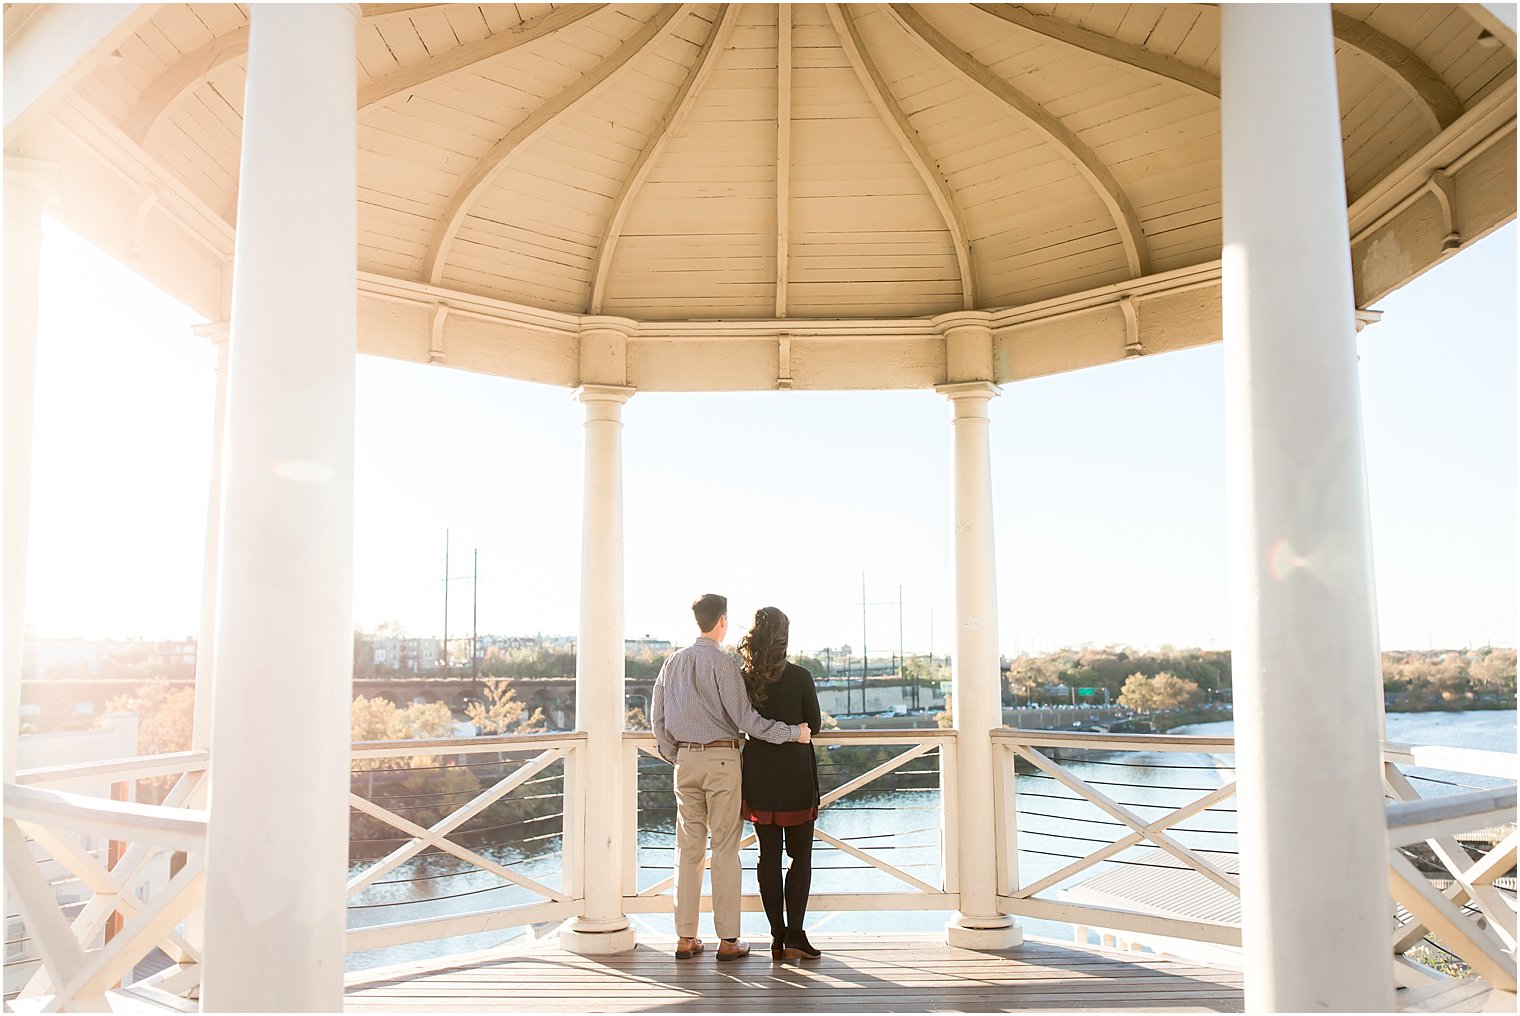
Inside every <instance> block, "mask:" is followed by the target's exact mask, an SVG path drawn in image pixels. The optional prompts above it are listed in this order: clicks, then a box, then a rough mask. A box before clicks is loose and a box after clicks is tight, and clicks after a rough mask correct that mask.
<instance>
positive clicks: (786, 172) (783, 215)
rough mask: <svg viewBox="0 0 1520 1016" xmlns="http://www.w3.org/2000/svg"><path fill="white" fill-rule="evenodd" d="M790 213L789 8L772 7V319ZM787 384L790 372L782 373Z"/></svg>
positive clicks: (782, 301)
mask: <svg viewBox="0 0 1520 1016" xmlns="http://www.w3.org/2000/svg"><path fill="white" fill-rule="evenodd" d="M791 213H792V6H791V4H777V5H776V316H777V317H778V318H784V317H786V286H787V273H788V270H789V268H788V263H787V262H788V258H789V257H790V256H791V246H792V242H791V235H790V234H791ZM785 378H786V380H787V381H788V383H790V380H791V371H790V370H787V371H786V372H785Z"/></svg>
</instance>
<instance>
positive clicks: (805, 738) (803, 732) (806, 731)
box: [797, 723, 813, 744]
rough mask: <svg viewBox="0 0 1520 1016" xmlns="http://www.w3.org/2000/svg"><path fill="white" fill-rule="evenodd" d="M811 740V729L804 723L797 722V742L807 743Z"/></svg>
mask: <svg viewBox="0 0 1520 1016" xmlns="http://www.w3.org/2000/svg"><path fill="white" fill-rule="evenodd" d="M812 740H813V731H812V729H811V728H809V727H808V725H807V724H806V723H799V724H797V743H798V744H809V743H811V742H812Z"/></svg>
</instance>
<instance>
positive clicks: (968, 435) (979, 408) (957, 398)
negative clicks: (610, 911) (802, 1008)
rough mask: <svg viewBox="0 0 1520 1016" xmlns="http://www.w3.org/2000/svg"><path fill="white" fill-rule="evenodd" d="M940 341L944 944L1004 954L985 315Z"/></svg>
mask: <svg viewBox="0 0 1520 1016" xmlns="http://www.w3.org/2000/svg"><path fill="white" fill-rule="evenodd" d="M935 327H936V328H938V329H939V331H940V332H941V334H943V335H944V337H945V360H946V377H947V382H948V383H946V384H943V385H940V386H938V388H937V389H936V390H937V391H939V392H940V393H941V394H943V395H945V396H946V397H947V398H949V399H950V402H951V405H952V406H953V407H954V411H953V415H952V430H953V435H954V437H953V446H954V459H953V461H954V488H955V489H954V507H953V511H954V533H955V615H956V616H955V663H954V670H953V672H952V684H951V687H952V695H953V698H954V702H953V715H954V718H955V729H956V753H957V755H958V759H957V780H956V782H957V798H958V802H957V808H956V810H957V816H958V819H957V825H958V828H957V830H956V836H957V840H958V842H959V851H958V853H959V856H960V864H959V869H960V871H959V877H960V909H959V912H958V913H957V914H956V917H955V919H954V920H953V921H951V922H950V923H949V924H948V925H947V926H946V928H945V938H946V941H947V942H949V943H950V944H951V945H955V946H962V947H964V948H969V949H1005V948H1009V947H1011V946H1015V945H1018V944H1019V943H1020V942H1022V941H1023V931H1022V930H1021V929H1020V927H1019V926H1018V924H1017V923H1015V922H1014V920H1013V918H1011V917H1009V916H1008V915H1007V914H1004V913H1002V912H1001V911H1000V910H999V908H998V906H999V905H998V891H997V890H998V872H997V847H996V843H997V836H996V832H995V830H994V819H993V807H994V794H993V781H994V779H995V778H996V772H997V766H996V763H995V760H994V758H993V752H992V732H993V731H994V730H996V729H997V728H999V727H1001V726H1002V725H1003V694H1002V673H1001V670H1000V669H999V656H998V641H997V562H996V556H995V553H994V548H993V538H992V532H993V513H992V452H991V440H990V434H989V431H990V429H991V421H990V420H989V418H988V415H987V405H988V403H989V402H991V400H992V399H993V398H994V397H996V396H997V394H998V388H997V386H996V385H995V384H993V383H992V380H991V379H992V369H993V368H992V328H991V324H990V318H989V316H988V315H987V314H986V313H983V312H975V311H962V312H957V313H953V314H945V315H941V316H940V317H938V318H936V319H935Z"/></svg>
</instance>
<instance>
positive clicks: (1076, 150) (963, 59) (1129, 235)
mask: <svg viewBox="0 0 1520 1016" xmlns="http://www.w3.org/2000/svg"><path fill="white" fill-rule="evenodd" d="M891 11H892V14H893V17H894V18H896V19H897V21H898V23H899V24H901V25H902V26H903V28H904V30H906V31H908V32H909V33H911V34H913V35H914V36H916V37H918V38H919V39H921V40H922V41H923V43H924V45H925V46H927V47H928V48H929V49H930V50H931V51H933V52H934V53H935V54H937V55H938V56H939V57H940V58H941V59H942V60H943V61H944V62H945V65H946V66H948V67H952V68H954V69H955V70H956V71H957V72H958V73H960V74H961V75H962V77H964V78H965V80H966V81H968V82H970V83H971V84H973V85H976V86H977V87H978V88H981V89H982V90H984V91H986V92H987V93H988V94H989V95H992V96H994V97H996V98H997V99H998V100H999V101H1001V102H1003V103H1004V104H1005V105H1007V106H1008V108H1009V109H1011V110H1013V111H1014V112H1015V113H1016V114H1018V115H1019V116H1020V117H1022V118H1023V119H1024V120H1025V121H1027V122H1028V123H1029V124H1030V125H1031V126H1032V127H1034V128H1035V129H1036V130H1038V131H1039V132H1040V133H1041V134H1042V135H1044V136H1045V137H1046V139H1047V140H1048V141H1049V142H1050V143H1051V144H1053V145H1055V146H1057V147H1058V148H1059V149H1060V150H1061V151H1062V152H1063V153H1064V154H1065V155H1066V156H1067V157H1068V158H1070V159H1071V160H1072V163H1073V165H1074V166H1075V167H1076V168H1077V170H1078V172H1080V173H1081V174H1082V176H1083V177H1084V178H1085V179H1086V180H1087V181H1088V182H1089V183H1090V184H1091V185H1092V187H1093V188H1094V190H1096V191H1097V193H1098V196H1099V197H1100V198H1102V199H1103V203H1104V204H1105V205H1107V206H1108V208H1109V210H1110V211H1111V212H1112V213H1113V216H1114V224H1115V225H1116V226H1117V227H1118V229H1119V232H1120V234H1121V236H1123V238H1124V247H1125V254H1126V257H1127V258H1128V260H1129V267H1130V271H1131V272H1132V273H1133V274H1134V275H1135V276H1137V277H1138V276H1142V275H1147V274H1149V273H1150V251H1149V248H1148V246H1147V244H1146V241H1145V230H1144V229H1143V228H1142V227H1141V225H1140V216H1139V215H1138V214H1137V213H1136V212H1135V208H1134V205H1133V204H1132V203H1131V202H1130V200H1129V197H1128V196H1127V195H1126V194H1125V193H1124V190H1123V188H1121V187H1120V186H1119V182H1118V181H1117V180H1115V179H1114V175H1113V172H1112V171H1111V170H1109V168H1108V167H1107V166H1106V165H1104V164H1103V162H1102V161H1101V160H1100V159H1099V158H1098V156H1097V154H1096V153H1095V152H1093V150H1092V149H1091V148H1090V147H1089V146H1088V145H1087V143H1086V142H1085V141H1083V140H1082V139H1081V138H1079V137H1078V136H1077V135H1076V134H1075V133H1074V132H1073V131H1072V130H1071V129H1070V128H1068V127H1067V126H1066V125H1065V124H1064V123H1063V122H1061V121H1060V120H1059V119H1057V118H1056V117H1055V116H1053V115H1051V114H1050V113H1049V112H1048V111H1047V110H1046V109H1045V108H1044V107H1043V106H1041V105H1039V104H1038V103H1036V102H1034V101H1033V100H1031V99H1030V98H1029V97H1028V96H1027V95H1025V94H1024V93H1023V92H1021V91H1019V90H1018V89H1017V88H1014V87H1013V86H1012V85H1010V84H1009V83H1008V82H1007V81H1005V80H1004V79H1003V78H1001V77H999V76H997V75H996V74H994V73H992V72H991V71H990V70H989V69H988V68H987V67H985V66H983V65H982V64H980V63H977V62H976V61H975V60H974V59H972V58H971V56H970V55H968V54H967V53H966V52H965V51H963V50H961V49H959V48H957V47H956V46H955V45H954V44H953V43H952V42H950V40H949V39H947V38H945V36H944V35H942V34H941V33H940V32H939V31H938V30H937V29H935V28H934V27H933V26H932V25H930V24H929V23H928V21H926V20H925V19H924V18H923V16H922V15H920V14H919V13H918V12H917V11H916V10H915V9H914V8H913V7H912V6H911V5H909V4H893V5H891Z"/></svg>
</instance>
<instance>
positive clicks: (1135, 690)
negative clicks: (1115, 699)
mask: <svg viewBox="0 0 1520 1016" xmlns="http://www.w3.org/2000/svg"><path fill="white" fill-rule="evenodd" d="M1119 704H1120V705H1121V706H1123V707H1124V708H1126V709H1132V710H1134V711H1135V712H1137V713H1153V712H1155V711H1156V709H1157V706H1156V689H1155V687H1154V686H1153V685H1152V684H1151V679H1150V678H1148V677H1146V676H1145V675H1144V674H1142V673H1140V672H1138V671H1136V672H1135V673H1133V674H1131V675H1129V677H1128V678H1126V679H1125V681H1124V687H1123V689H1121V690H1120V692H1119Z"/></svg>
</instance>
